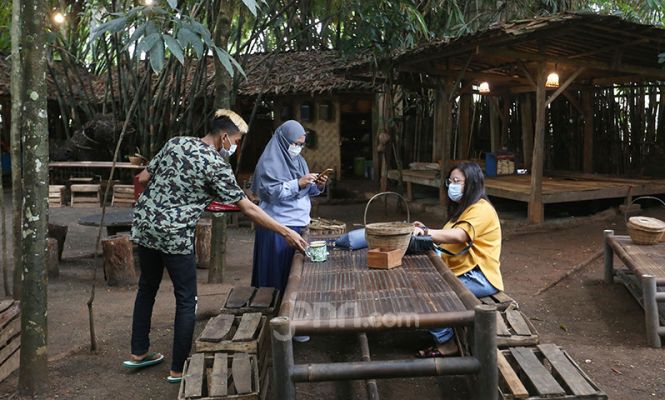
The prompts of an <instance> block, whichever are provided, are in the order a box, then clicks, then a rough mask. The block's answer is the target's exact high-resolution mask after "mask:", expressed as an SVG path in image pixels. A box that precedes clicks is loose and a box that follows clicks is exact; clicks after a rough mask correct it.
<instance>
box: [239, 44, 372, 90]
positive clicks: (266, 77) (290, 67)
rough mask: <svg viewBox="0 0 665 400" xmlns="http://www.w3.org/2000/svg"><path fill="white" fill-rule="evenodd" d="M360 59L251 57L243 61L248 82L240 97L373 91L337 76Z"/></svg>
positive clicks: (330, 53) (310, 54)
mask: <svg viewBox="0 0 665 400" xmlns="http://www.w3.org/2000/svg"><path fill="white" fill-rule="evenodd" d="M358 58H363V56H356V57H353V58H349V57H344V56H342V55H341V54H340V53H339V52H338V51H334V50H319V51H297V52H285V53H267V54H251V55H249V56H248V57H247V59H246V60H242V61H243V68H244V70H245V73H246V74H247V80H244V81H242V82H241V84H240V86H239V88H238V94H239V95H240V96H256V95H258V94H259V93H264V94H267V95H286V94H324V93H344V92H370V91H372V85H371V84H369V83H365V82H359V81H354V80H350V79H347V78H345V77H344V76H343V75H340V74H336V73H335V72H336V71H339V70H343V69H344V68H345V66H346V65H348V64H350V63H353V62H356V61H357V59H358Z"/></svg>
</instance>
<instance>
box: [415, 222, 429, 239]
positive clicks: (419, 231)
mask: <svg viewBox="0 0 665 400" xmlns="http://www.w3.org/2000/svg"><path fill="white" fill-rule="evenodd" d="M413 234H414V235H416V236H421V235H427V227H426V226H425V224H423V223H422V222H420V221H414V222H413Z"/></svg>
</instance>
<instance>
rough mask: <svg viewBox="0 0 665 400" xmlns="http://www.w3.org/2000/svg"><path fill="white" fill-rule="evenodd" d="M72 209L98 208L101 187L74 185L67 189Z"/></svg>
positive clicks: (96, 185) (95, 185)
mask: <svg viewBox="0 0 665 400" xmlns="http://www.w3.org/2000/svg"><path fill="white" fill-rule="evenodd" d="M69 190H70V192H71V196H72V198H71V206H72V207H99V203H100V194H101V185H98V184H87V185H83V184H76V185H71V186H70V187H69Z"/></svg>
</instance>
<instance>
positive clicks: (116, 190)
mask: <svg viewBox="0 0 665 400" xmlns="http://www.w3.org/2000/svg"><path fill="white" fill-rule="evenodd" d="M134 202H135V200H134V185H113V199H112V200H111V207H116V206H117V207H133V206H134Z"/></svg>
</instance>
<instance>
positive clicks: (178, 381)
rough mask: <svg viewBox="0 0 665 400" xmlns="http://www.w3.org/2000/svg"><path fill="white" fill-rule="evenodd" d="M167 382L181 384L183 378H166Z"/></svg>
mask: <svg viewBox="0 0 665 400" xmlns="http://www.w3.org/2000/svg"><path fill="white" fill-rule="evenodd" d="M166 381H167V382H168V383H180V381H182V376H171V375H169V376H167V377H166Z"/></svg>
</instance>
